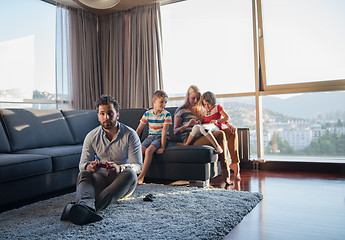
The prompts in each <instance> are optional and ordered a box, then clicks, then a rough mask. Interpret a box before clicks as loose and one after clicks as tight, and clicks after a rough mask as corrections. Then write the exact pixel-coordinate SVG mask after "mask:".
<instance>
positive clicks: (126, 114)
mask: <svg viewBox="0 0 345 240" xmlns="http://www.w3.org/2000/svg"><path fill="white" fill-rule="evenodd" d="M145 112H146V109H144V108H132V109H120V118H119V122H120V123H123V124H125V125H127V126H128V127H131V128H133V129H134V130H136V129H137V127H138V126H139V123H140V119H141V117H142V116H143V114H144V113H145ZM148 129H149V128H148V126H147V124H146V125H145V127H144V129H143V131H142V132H141V134H140V136H139V137H140V139H141V140H144V139H145V138H146V137H147V136H148V133H149V132H148V131H149V130H148Z"/></svg>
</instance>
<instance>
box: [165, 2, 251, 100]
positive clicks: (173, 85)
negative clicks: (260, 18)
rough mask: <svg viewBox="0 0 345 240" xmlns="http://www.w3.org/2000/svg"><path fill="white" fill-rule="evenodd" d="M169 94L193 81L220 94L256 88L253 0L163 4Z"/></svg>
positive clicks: (182, 93)
mask: <svg viewBox="0 0 345 240" xmlns="http://www.w3.org/2000/svg"><path fill="white" fill-rule="evenodd" d="M161 15H162V31H163V81H164V90H165V91H166V92H167V93H168V94H169V96H170V97H171V96H180V97H181V96H185V93H186V91H187V88H188V87H189V86H190V85H192V84H194V85H197V86H198V87H199V88H200V89H201V91H212V92H214V93H216V94H228V93H243V92H254V89H255V84H254V81H255V78H254V52H253V20H252V1H251V0H246V1H234V0H217V1H212V2H210V1H206V0H189V1H181V2H178V3H174V4H168V5H164V6H162V7H161Z"/></svg>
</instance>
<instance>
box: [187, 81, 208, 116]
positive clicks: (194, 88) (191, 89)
mask: <svg viewBox="0 0 345 240" xmlns="http://www.w3.org/2000/svg"><path fill="white" fill-rule="evenodd" d="M192 93H199V94H200V98H201V92H200V89H199V88H198V87H197V86H195V85H191V86H190V87H189V88H188V90H187V94H186V97H185V99H184V103H183V105H182V107H183V108H188V106H189V96H190V95H191V94H192ZM195 110H196V112H195V115H196V117H197V118H199V119H202V118H203V115H202V105H201V101H200V100H199V102H198V103H197V105H196V106H195Z"/></svg>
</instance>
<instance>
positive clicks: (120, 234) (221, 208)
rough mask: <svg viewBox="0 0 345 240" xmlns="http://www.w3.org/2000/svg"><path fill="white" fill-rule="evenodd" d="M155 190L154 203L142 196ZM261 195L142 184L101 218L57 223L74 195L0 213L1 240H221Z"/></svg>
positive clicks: (107, 210)
mask: <svg viewBox="0 0 345 240" xmlns="http://www.w3.org/2000/svg"><path fill="white" fill-rule="evenodd" d="M148 194H153V195H154V198H153V202H145V201H143V198H144V197H145V196H146V195H148ZM261 199H262V195H261V194H259V193H250V192H239V191H229V190H223V189H210V188H192V187H175V186H164V185H156V184H146V185H140V186H138V187H137V189H136V191H135V192H134V193H133V195H132V196H131V197H130V198H127V199H125V200H121V201H118V202H114V203H113V204H111V205H110V206H109V207H108V208H106V209H105V210H103V211H101V212H100V213H99V214H100V215H101V216H102V217H103V220H102V221H100V222H96V223H92V224H89V225H85V226H77V225H74V224H72V223H69V222H61V221H60V214H61V212H62V209H63V207H64V206H65V205H66V204H67V203H69V202H72V201H74V200H75V193H70V194H66V195H63V196H59V197H56V198H52V199H48V200H44V201H41V202H37V203H34V204H31V205H27V206H24V207H21V208H19V209H14V210H10V211H7V212H4V213H1V214H0V239H54V240H56V239H131V240H132V239H145V240H150V239H154V240H156V239H164V240H165V239H183V240H186V239H222V238H223V237H224V236H225V235H227V234H228V233H229V232H230V231H231V229H233V228H234V227H235V226H236V225H237V224H238V223H239V222H240V221H241V220H242V219H243V217H244V216H245V215H247V214H248V213H249V212H250V211H251V210H252V209H253V208H254V207H255V206H256V205H257V204H258V202H259V201H260V200H261Z"/></svg>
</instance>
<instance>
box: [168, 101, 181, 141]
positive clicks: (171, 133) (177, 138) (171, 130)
mask: <svg viewBox="0 0 345 240" xmlns="http://www.w3.org/2000/svg"><path fill="white" fill-rule="evenodd" d="M176 109H177V107H168V108H165V110H167V111H169V112H170V114H171V119H172V124H171V126H170V127H169V136H170V137H169V141H170V142H182V136H181V134H179V135H177V136H175V134H174V121H175V118H174V114H175V111H176Z"/></svg>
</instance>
